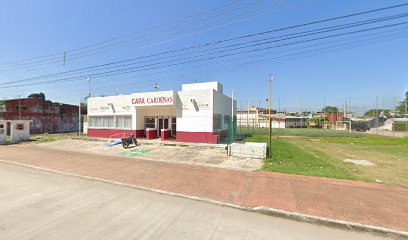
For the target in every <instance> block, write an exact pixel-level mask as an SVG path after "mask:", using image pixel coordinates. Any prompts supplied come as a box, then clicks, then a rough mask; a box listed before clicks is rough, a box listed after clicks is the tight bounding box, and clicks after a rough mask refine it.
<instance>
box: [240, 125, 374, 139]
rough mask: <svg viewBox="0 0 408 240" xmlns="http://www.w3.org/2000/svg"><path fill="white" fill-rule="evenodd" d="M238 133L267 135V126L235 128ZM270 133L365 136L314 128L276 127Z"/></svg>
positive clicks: (278, 134)
mask: <svg viewBox="0 0 408 240" xmlns="http://www.w3.org/2000/svg"><path fill="white" fill-rule="evenodd" d="M237 134H238V135H245V134H250V135H268V134H269V129H268V128H257V127H255V128H252V127H250V128H249V130H248V128H246V127H238V128H237ZM272 135H276V136H303V137H353V138H358V137H365V136H366V134H364V133H358V132H351V133H350V132H348V131H335V130H324V129H315V128H277V129H273V130H272Z"/></svg>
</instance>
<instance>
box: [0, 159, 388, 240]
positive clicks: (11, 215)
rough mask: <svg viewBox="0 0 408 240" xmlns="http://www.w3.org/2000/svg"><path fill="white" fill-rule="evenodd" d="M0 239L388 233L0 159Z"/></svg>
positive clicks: (362, 236)
mask: <svg viewBox="0 0 408 240" xmlns="http://www.w3.org/2000/svg"><path fill="white" fill-rule="evenodd" d="M0 239H200V240H201V239H279V240H285V239H325V240H327V239H330V240H336V239H370V240H375V239H385V238H380V237H377V236H373V235H370V234H363V233H356V232H350V231H346V230H340V229H332V228H329V227H325V226H319V225H313V224H308V223H301V222H296V221H291V220H287V219H281V218H277V217H271V216H266V215H262V214H257V213H251V212H246V211H241V210H237V209H232V208H228V207H222V206H218V205H214V204H210V203H205V202H199V201H193V200H188V199H184V198H179V197H174V196H168V195H163V194H158V193H154V192H147V191H141V190H136V189H132V188H128V187H123V186H117V185H113V184H108V183H103V182H98V181H91V180H86V179H80V178H75V177H70V176H64V175H59V174H54V173H49V172H45V171H41V170H35V169H30V168H26V167H20V166H14V165H10V164H6V163H0Z"/></svg>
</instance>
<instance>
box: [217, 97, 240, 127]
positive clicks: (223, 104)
mask: <svg viewBox="0 0 408 240" xmlns="http://www.w3.org/2000/svg"><path fill="white" fill-rule="evenodd" d="M236 107H237V102H236V101H234V113H236V111H237V108H236ZM231 111H232V99H231V98H230V97H228V96H225V95H224V94H222V93H220V92H217V91H214V113H215V114H221V115H222V121H221V125H222V130H228V123H227V122H225V121H224V116H225V115H228V116H230V117H231Z"/></svg>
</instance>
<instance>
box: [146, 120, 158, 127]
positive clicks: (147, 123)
mask: <svg viewBox="0 0 408 240" xmlns="http://www.w3.org/2000/svg"><path fill="white" fill-rule="evenodd" d="M145 128H156V125H155V121H154V118H145Z"/></svg>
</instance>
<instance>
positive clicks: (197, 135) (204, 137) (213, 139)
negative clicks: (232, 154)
mask: <svg viewBox="0 0 408 240" xmlns="http://www.w3.org/2000/svg"><path fill="white" fill-rule="evenodd" d="M176 141H178V142H194V143H214V144H217V143H218V136H217V134H214V133H213V132H177V133H176Z"/></svg>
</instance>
